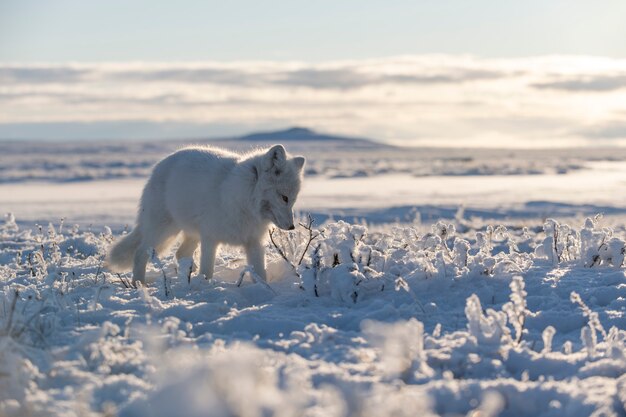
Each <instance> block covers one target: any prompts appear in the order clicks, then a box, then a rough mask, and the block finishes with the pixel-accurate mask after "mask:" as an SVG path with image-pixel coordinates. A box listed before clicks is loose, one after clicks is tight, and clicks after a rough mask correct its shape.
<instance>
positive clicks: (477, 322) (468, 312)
mask: <svg viewBox="0 0 626 417" xmlns="http://www.w3.org/2000/svg"><path fill="white" fill-rule="evenodd" d="M465 316H466V317H467V328H468V330H469V333H470V335H471V336H472V337H473V338H474V340H475V342H476V343H477V344H479V345H480V344H488V345H500V344H501V343H503V342H506V341H509V340H510V331H509V329H508V327H507V325H506V320H507V314H506V313H505V312H503V311H495V310H493V309H491V308H488V309H487V310H486V311H485V314H483V308H482V306H481V304H480V300H479V299H478V296H477V295H476V294H472V295H471V296H470V297H469V298H468V299H467V300H466V305H465Z"/></svg>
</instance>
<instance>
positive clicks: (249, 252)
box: [246, 242, 267, 281]
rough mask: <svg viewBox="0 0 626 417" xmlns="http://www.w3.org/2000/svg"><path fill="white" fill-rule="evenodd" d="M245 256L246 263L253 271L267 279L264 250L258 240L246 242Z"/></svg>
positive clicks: (264, 279)
mask: <svg viewBox="0 0 626 417" xmlns="http://www.w3.org/2000/svg"><path fill="white" fill-rule="evenodd" d="M246 256H247V258H248V265H251V266H252V267H253V268H254V272H256V274H257V275H258V276H260V277H261V279H262V280H263V281H267V276H266V274H265V251H264V250H263V246H262V245H261V244H260V243H258V242H254V243H250V244H247V245H246Z"/></svg>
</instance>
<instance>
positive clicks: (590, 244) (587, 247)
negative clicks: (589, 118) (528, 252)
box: [535, 215, 626, 268]
mask: <svg viewBox="0 0 626 417" xmlns="http://www.w3.org/2000/svg"><path fill="white" fill-rule="evenodd" d="M600 217H601V216H599V215H598V216H596V217H594V218H587V219H586V220H585V224H584V225H583V227H582V229H581V230H580V232H577V231H576V230H573V229H572V228H571V227H570V226H569V225H567V224H559V223H558V222H557V221H556V220H554V219H548V220H546V222H545V224H544V226H543V229H544V232H545V234H546V237H545V238H544V239H543V241H542V243H541V244H539V245H538V246H537V247H536V248H535V257H536V258H538V259H546V260H547V261H548V262H550V263H552V264H554V265H558V264H559V263H561V262H569V261H574V260H579V262H580V264H581V265H582V266H584V267H588V268H590V267H594V266H601V265H602V266H612V267H613V268H621V267H622V266H623V264H624V256H625V253H626V248H625V245H626V244H625V242H624V241H623V240H622V239H619V238H617V237H614V236H613V231H612V230H611V229H609V228H603V229H600V230H598V228H597V224H598V221H599V219H600Z"/></svg>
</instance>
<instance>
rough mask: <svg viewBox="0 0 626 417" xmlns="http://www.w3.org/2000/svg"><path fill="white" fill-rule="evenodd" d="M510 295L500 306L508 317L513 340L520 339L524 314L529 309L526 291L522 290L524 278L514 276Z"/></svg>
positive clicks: (526, 313) (527, 312) (528, 313)
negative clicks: (513, 335) (511, 327)
mask: <svg viewBox="0 0 626 417" xmlns="http://www.w3.org/2000/svg"><path fill="white" fill-rule="evenodd" d="M510 288H511V295H510V299H511V301H509V302H508V303H506V304H504V305H503V306H502V311H504V312H505V313H506V315H507V316H508V318H509V323H511V326H513V330H514V331H515V342H516V343H519V342H520V341H521V340H522V332H523V330H524V322H525V321H526V316H528V315H530V311H529V310H528V309H527V308H526V295H527V294H526V291H524V278H522V277H520V276H515V277H513V279H512V280H511V284H510Z"/></svg>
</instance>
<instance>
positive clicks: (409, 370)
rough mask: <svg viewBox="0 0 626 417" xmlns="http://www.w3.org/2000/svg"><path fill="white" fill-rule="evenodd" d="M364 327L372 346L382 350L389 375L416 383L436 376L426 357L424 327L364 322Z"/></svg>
mask: <svg viewBox="0 0 626 417" xmlns="http://www.w3.org/2000/svg"><path fill="white" fill-rule="evenodd" d="M362 328H363V332H364V333H365V336H366V337H367V338H368V340H369V341H370V343H371V344H372V345H374V346H375V347H377V348H378V349H379V351H380V359H381V366H382V368H383V372H384V373H385V374H386V375H387V376H389V377H393V378H400V379H401V380H403V381H405V382H415V381H419V380H422V379H424V378H428V377H430V376H432V375H433V374H434V372H433V370H432V369H431V368H430V367H429V366H428V364H427V363H426V360H425V357H424V325H423V324H422V323H420V322H419V321H417V320H415V319H410V320H408V321H406V322H398V323H391V324H389V323H381V322H374V321H365V322H363V324H362Z"/></svg>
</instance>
